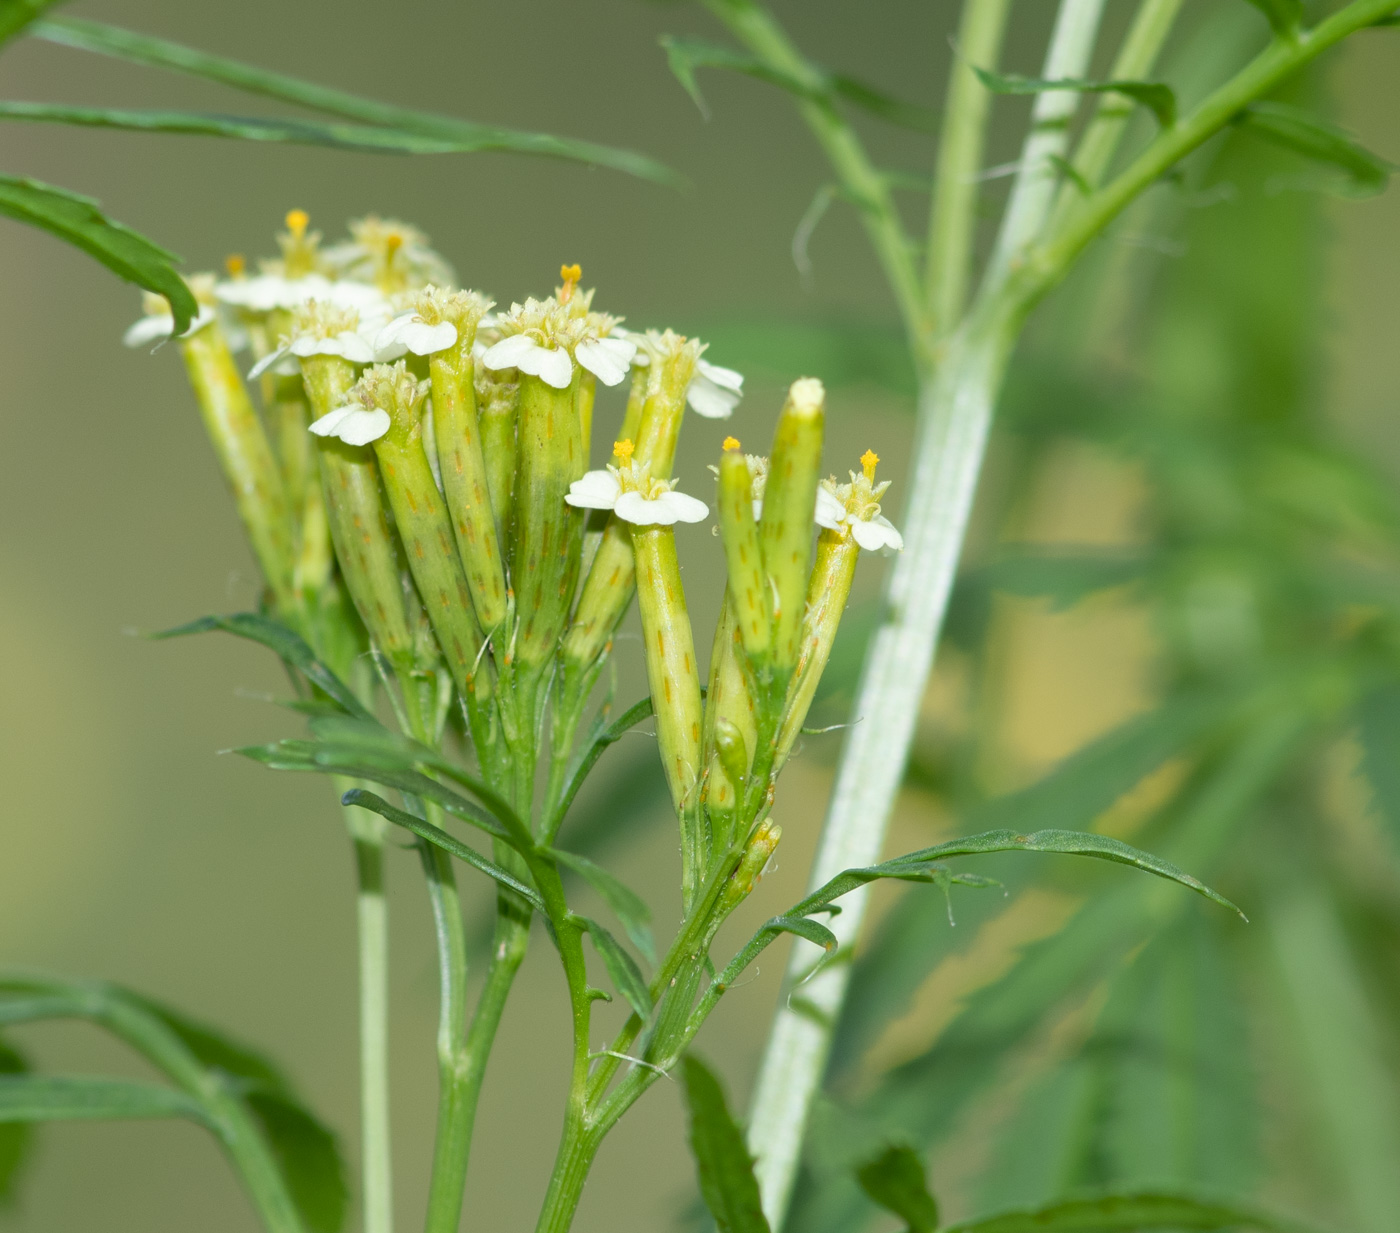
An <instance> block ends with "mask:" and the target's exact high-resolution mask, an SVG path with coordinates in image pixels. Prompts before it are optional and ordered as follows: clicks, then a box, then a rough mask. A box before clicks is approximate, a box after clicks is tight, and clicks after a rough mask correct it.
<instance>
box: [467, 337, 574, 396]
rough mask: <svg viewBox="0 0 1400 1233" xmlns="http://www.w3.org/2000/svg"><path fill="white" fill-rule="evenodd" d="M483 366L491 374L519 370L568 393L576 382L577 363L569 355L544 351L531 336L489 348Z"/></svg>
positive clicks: (557, 351)
mask: <svg viewBox="0 0 1400 1233" xmlns="http://www.w3.org/2000/svg"><path fill="white" fill-rule="evenodd" d="M481 362H482V364H483V365H485V366H486V367H487V368H489V369H491V370H492V371H498V370H500V369H502V368H518V369H520V371H521V372H524V373H529V374H530V375H531V376H532V377H538V378H539V379H540V380H541V381H543V382H544V383H545V384H546V385H552V386H553V387H554V388H555V389H556V390H566V389H568V388H569V382H570V381H572V380H573V379H574V362H573V360H571V359H570V358H569V353H568V352H567V351H565V350H564V349H563V348H562V347H561V348H559V349H558V350H555V349H554V348H553V347H542V346H541V345H540V344H539V343H537V342H536V341H535V340H534V339H533V338H531V337H530V336H529V335H528V334H512V335H510V336H509V337H508V338H503V339H501V341H500V342H498V343H496V344H494V345H493V346H490V347H487V348H486V353H485V354H484V355H483V356H482V357H481Z"/></svg>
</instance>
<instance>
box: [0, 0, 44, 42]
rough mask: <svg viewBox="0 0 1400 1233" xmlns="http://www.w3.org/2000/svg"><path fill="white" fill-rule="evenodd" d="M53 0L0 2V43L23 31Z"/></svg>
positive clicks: (4, 0)
mask: <svg viewBox="0 0 1400 1233" xmlns="http://www.w3.org/2000/svg"><path fill="white" fill-rule="evenodd" d="M53 3H54V0H0V43H6V42H8V41H9V40H10V39H12V38H14V37H15V35H17V34H19V33H20V32H21V31H23V30H24V28H25V27H26V26H28V25H29V23H30V22H32V21H34V20H36V19H37V18H38V16H39V14H40V13H42V12H43V11H44V10H45V9H46V8H48V7H49V6H50V5H52V4H53Z"/></svg>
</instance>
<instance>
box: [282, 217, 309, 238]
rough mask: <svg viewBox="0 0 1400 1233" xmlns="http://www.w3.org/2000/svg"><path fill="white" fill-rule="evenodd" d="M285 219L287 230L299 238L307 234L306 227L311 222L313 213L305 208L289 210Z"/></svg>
mask: <svg viewBox="0 0 1400 1233" xmlns="http://www.w3.org/2000/svg"><path fill="white" fill-rule="evenodd" d="M285 221H286V224H287V230H288V231H290V232H291V233H292V235H294V236H295V237H296V238H297V239H298V240H299V239H301V237H302V236H304V235H305V234H306V228H307V227H308V226H309V225H310V223H311V215H309V214H308V213H307V212H306V211H305V210H288V211H287V217H286V220H285Z"/></svg>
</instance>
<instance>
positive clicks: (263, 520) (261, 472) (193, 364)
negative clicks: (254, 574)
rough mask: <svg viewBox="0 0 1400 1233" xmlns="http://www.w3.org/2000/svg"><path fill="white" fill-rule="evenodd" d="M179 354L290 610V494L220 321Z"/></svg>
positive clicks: (256, 545) (263, 565) (271, 582)
mask: <svg viewBox="0 0 1400 1233" xmlns="http://www.w3.org/2000/svg"><path fill="white" fill-rule="evenodd" d="M197 290H198V289H197ZM160 303H161V309H160V311H164V303H165V302H164V301H163V300H162V301H161V302H160ZM180 351H181V354H182V355H183V356H184V359H185V367H186V369H187V370H188V372H189V378H190V384H191V385H192V386H193V387H194V393H195V398H196V399H197V401H198V402H199V410H200V415H201V417H202V418H203V420H204V427H205V430H206V431H207V432H208V433H209V438H210V440H211V441H212V442H213V443H214V450H215V452H216V453H217V454H218V457H219V465H220V467H221V468H222V470H223V473H224V478H225V479H226V480H227V481H228V484H229V487H230V488H231V489H232V490H233V499H234V502H235V504H236V505H237V507H238V516H239V518H240V519H241V520H242V523H243V528H244V530H245V531H246V532H247V534H248V541H249V543H250V544H251V545H252V549H253V555H254V556H255V557H256V558H257V561H258V566H259V568H260V569H261V570H262V574H263V577H264V579H266V581H267V585H268V588H269V589H270V590H271V592H272V595H273V599H274V601H275V602H276V604H277V607H278V608H280V609H283V610H287V609H290V608H291V607H292V605H293V595H292V589H293V588H292V566H293V558H294V550H293V533H292V517H291V512H290V510H289V508H288V504H287V491H286V488H285V486H284V484H283V482H282V476H281V473H280V472H279V470H278V466H277V461H276V459H275V458H274V457H273V453H272V447H271V445H270V444H269V443H268V439H267V433H266V431H265V430H264V429H263V424H262V421H261V420H260V419H259V418H258V414H257V412H256V411H255V410H254V409H253V404H252V401H251V400H250V399H249V397H248V390H247V387H246V386H245V385H244V384H243V378H242V376H241V375H240V374H239V371H238V367H237V365H236V364H235V363H234V360H233V353H232V352H231V351H230V350H229V347H228V341H227V340H226V339H225V338H224V334H223V331H222V330H221V329H220V328H219V323H218V321H217V320H214V321H211V322H209V323H208V324H207V325H204V326H202V327H201V328H199V329H197V330H196V331H195V332H194V333H193V334H191V335H190V336H189V337H188V338H183V339H181V340H180Z"/></svg>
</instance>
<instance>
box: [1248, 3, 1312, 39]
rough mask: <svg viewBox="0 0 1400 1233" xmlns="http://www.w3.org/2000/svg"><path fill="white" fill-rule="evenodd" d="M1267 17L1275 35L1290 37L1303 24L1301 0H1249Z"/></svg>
mask: <svg viewBox="0 0 1400 1233" xmlns="http://www.w3.org/2000/svg"><path fill="white" fill-rule="evenodd" d="M1249 2H1250V4H1252V5H1253V6H1254V7H1255V8H1256V9H1258V10H1259V11H1260V12H1261V13H1263V14H1264V16H1265V17H1267V18H1268V19H1269V27H1270V29H1272V30H1273V32H1274V33H1275V34H1277V35H1282V36H1283V37H1285V38H1291V37H1292V36H1293V35H1294V34H1296V33H1297V32H1298V28H1299V27H1300V26H1301V25H1302V24H1303V0H1249Z"/></svg>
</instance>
